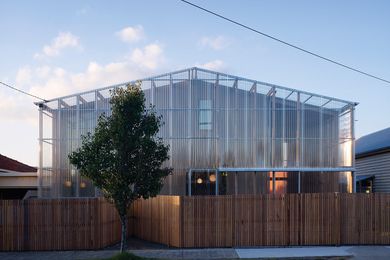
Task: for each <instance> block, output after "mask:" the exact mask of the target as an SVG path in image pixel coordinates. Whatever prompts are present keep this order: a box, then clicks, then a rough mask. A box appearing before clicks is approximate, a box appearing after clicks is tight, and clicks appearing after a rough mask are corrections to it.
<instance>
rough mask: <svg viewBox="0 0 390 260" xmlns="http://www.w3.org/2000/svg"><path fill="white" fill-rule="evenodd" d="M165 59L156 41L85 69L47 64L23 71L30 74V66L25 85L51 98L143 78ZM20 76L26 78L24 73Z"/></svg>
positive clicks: (22, 69)
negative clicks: (121, 57)
mask: <svg viewBox="0 0 390 260" xmlns="http://www.w3.org/2000/svg"><path fill="white" fill-rule="evenodd" d="M163 63H164V55H163V49H162V47H161V46H160V45H159V44H157V43H153V44H149V45H146V46H144V47H143V48H136V49H134V50H133V51H132V52H131V53H130V54H129V55H127V56H124V58H123V59H122V60H119V61H114V62H109V63H106V64H100V63H98V62H95V61H91V62H89V64H88V65H87V66H86V67H85V69H84V70H83V71H81V72H72V71H67V70H65V69H64V68H62V67H56V66H48V65H45V66H40V67H36V68H30V67H23V68H21V69H20V73H19V74H20V75H24V74H26V75H27V74H28V73H26V71H27V69H26V68H28V70H29V77H25V78H26V79H25V80H24V81H23V84H22V85H21V86H22V87H24V88H25V89H29V92H30V93H31V94H34V95H37V96H39V97H42V98H44V99H51V98H56V97H60V96H64V95H69V94H73V93H77V92H82V91H85V90H89V89H94V88H98V87H104V86H108V85H112V84H118V83H122V82H126V81H130V80H136V79H140V78H142V77H144V76H149V75H150V74H152V73H155V72H156V71H157V70H158V69H159V68H160V67H161V66H162V64H163ZM20 78H21V79H24V77H22V76H20Z"/></svg>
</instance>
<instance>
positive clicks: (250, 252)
mask: <svg viewBox="0 0 390 260" xmlns="http://www.w3.org/2000/svg"><path fill="white" fill-rule="evenodd" d="M129 251H130V252H132V253H134V254H135V255H138V256H143V257H148V258H161V259H305V258H307V259H358V260H362V259H383V260H384V259H390V247H389V246H341V247H288V248H212V249H211V248H207V249H143V250H129ZM117 253H118V251H117V250H99V251H51V252H0V259H2V260H11V259H12V260H22V259H23V260H27V259H32V260H38V259H42V260H53V259H55V260H63V259H64V260H65V259H102V258H107V257H111V256H113V255H115V254H117Z"/></svg>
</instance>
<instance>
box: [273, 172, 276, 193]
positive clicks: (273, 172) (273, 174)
mask: <svg viewBox="0 0 390 260" xmlns="http://www.w3.org/2000/svg"><path fill="white" fill-rule="evenodd" d="M275 179H276V178H275V172H274V171H272V194H275V186H276V185H275Z"/></svg>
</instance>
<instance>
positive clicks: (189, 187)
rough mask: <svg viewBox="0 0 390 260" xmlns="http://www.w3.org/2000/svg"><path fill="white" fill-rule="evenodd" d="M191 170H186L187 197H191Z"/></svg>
mask: <svg viewBox="0 0 390 260" xmlns="http://www.w3.org/2000/svg"><path fill="white" fill-rule="evenodd" d="M191 175H192V170H191V169H189V170H188V186H187V187H188V196H191V192H192V191H191V179H192V176H191Z"/></svg>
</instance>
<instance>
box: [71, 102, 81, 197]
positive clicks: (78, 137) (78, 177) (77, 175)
mask: <svg viewBox="0 0 390 260" xmlns="http://www.w3.org/2000/svg"><path fill="white" fill-rule="evenodd" d="M76 137H77V141H76V145H77V147H79V146H80V95H77V97H76ZM71 168H73V166H71ZM71 171H72V169H71ZM75 178H76V187H75V188H76V197H79V196H80V178H81V176H80V173H79V172H78V171H75Z"/></svg>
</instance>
